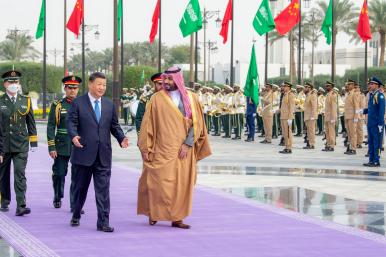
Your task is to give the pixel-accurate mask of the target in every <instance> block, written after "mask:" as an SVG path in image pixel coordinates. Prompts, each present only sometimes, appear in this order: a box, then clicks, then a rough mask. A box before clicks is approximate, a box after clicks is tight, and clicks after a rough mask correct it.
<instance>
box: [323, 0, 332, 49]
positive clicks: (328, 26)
mask: <svg viewBox="0 0 386 257" xmlns="http://www.w3.org/2000/svg"><path fill="white" fill-rule="evenodd" d="M322 32H323V34H324V36H325V37H326V42H327V44H331V38H332V0H330V3H329V4H328V8H327V12H326V16H325V17H324V21H323V24H322Z"/></svg>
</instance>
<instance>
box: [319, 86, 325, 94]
mask: <svg viewBox="0 0 386 257" xmlns="http://www.w3.org/2000/svg"><path fill="white" fill-rule="evenodd" d="M318 91H320V92H323V93H324V92H326V91H325V90H324V88H322V87H319V89H318Z"/></svg>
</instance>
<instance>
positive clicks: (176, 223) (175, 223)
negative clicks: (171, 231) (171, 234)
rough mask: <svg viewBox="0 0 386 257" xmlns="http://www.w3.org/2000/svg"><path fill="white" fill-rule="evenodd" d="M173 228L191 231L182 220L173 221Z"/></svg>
mask: <svg viewBox="0 0 386 257" xmlns="http://www.w3.org/2000/svg"><path fill="white" fill-rule="evenodd" d="M172 227H174V228H182V229H190V225H188V224H184V223H183V221H182V220H179V221H173V222H172Z"/></svg>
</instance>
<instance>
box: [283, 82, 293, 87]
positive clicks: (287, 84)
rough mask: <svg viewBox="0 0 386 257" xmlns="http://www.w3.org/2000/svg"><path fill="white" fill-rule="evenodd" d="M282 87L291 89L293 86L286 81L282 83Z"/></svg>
mask: <svg viewBox="0 0 386 257" xmlns="http://www.w3.org/2000/svg"><path fill="white" fill-rule="evenodd" d="M282 85H283V86H287V87H293V85H292V84H291V83H289V82H287V81H284V82H283V84H282Z"/></svg>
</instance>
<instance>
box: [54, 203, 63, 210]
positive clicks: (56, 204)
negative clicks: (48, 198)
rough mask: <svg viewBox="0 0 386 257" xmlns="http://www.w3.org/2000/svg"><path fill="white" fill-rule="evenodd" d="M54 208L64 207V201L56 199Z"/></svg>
mask: <svg viewBox="0 0 386 257" xmlns="http://www.w3.org/2000/svg"><path fill="white" fill-rule="evenodd" d="M53 204H54V208H55V209H59V208H61V207H62V201H54V203H53Z"/></svg>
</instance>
